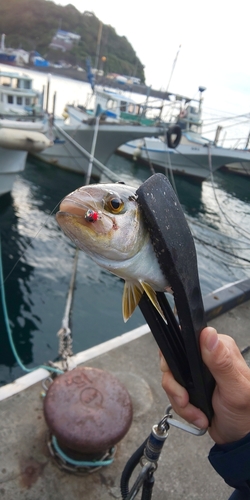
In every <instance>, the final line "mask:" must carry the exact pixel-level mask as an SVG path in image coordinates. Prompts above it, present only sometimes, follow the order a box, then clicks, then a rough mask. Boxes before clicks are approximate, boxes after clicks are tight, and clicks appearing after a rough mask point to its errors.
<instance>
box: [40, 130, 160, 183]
mask: <svg viewBox="0 0 250 500" xmlns="http://www.w3.org/2000/svg"><path fill="white" fill-rule="evenodd" d="M62 130H63V131H64V132H66V134H68V135H69V136H70V137H71V138H72V139H73V140H74V141H76V142H77V144H79V146H80V147H81V148H84V149H85V150H86V151H87V152H88V153H89V154H90V153H91V150H92V143H93V138H94V132H95V125H88V124H81V125H78V127H75V126H70V125H63V127H62ZM54 133H55V136H56V142H55V144H54V145H53V146H52V147H51V148H49V149H47V150H45V151H42V152H41V153H36V154H35V157H36V158H38V159H39V160H41V161H44V162H46V163H50V164H53V165H56V166H57V167H60V168H63V169H66V170H71V171H73V172H77V173H83V174H86V172H87V170H88V166H89V158H88V157H87V155H86V156H85V155H84V153H83V152H82V151H81V152H80V151H79V150H78V149H77V147H76V146H74V145H73V144H71V143H70V140H67V138H66V139H65V136H64V135H63V134H62V133H60V130H59V128H55V129H54ZM161 133H162V129H160V128H159V127H147V126H140V125H119V124H107V123H105V124H100V126H99V128H98V135H97V142H96V147H95V152H94V157H95V159H96V160H98V161H99V162H101V163H102V164H104V165H106V163H107V161H108V160H109V158H110V156H111V155H112V154H113V153H115V152H116V150H117V149H118V147H119V146H120V145H121V144H124V143H125V142H127V141H129V140H133V139H137V138H142V137H145V136H158V135H160V134H161ZM92 176H93V177H96V178H99V177H100V169H98V168H96V166H95V165H93V171H92Z"/></svg>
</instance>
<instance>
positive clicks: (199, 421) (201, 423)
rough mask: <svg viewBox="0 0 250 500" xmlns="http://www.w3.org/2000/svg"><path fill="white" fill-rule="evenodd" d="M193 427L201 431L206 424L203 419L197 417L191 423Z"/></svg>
mask: <svg viewBox="0 0 250 500" xmlns="http://www.w3.org/2000/svg"><path fill="white" fill-rule="evenodd" d="M193 425H195V427H199V429H203V428H204V427H206V422H205V420H204V418H202V417H199V418H197V419H196V420H195V421H194V422H193Z"/></svg>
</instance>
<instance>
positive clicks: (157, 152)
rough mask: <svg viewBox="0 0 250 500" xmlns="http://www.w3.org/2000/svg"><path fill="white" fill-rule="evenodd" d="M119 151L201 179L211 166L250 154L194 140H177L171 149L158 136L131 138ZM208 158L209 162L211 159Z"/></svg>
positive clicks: (179, 173)
mask: <svg viewBox="0 0 250 500" xmlns="http://www.w3.org/2000/svg"><path fill="white" fill-rule="evenodd" d="M118 153H120V154H123V155H125V156H127V157H129V158H134V159H136V158H138V159H140V160H142V161H144V162H147V163H149V161H150V162H151V163H152V164H153V165H155V166H157V167H158V168H159V169H162V170H164V171H165V170H166V169H171V170H172V171H173V172H174V173H175V174H178V175H185V176H189V177H192V178H194V179H196V180H199V181H203V180H205V179H207V178H208V177H209V176H210V174H211V170H212V171H213V172H214V171H215V170H217V169H219V168H220V167H222V166H223V165H225V164H227V163H231V162H232V163H233V162H235V161H236V159H240V158H244V159H246V158H247V157H248V156H249V166H250V153H249V152H245V151H237V150H231V149H226V148H219V147H216V146H213V145H210V146H209V147H208V146H204V145H202V146H199V145H196V144H188V145H186V144H180V145H179V146H178V148H176V149H170V148H168V147H167V145H166V144H165V143H164V142H163V141H161V140H159V139H154V138H153V139H150V138H149V139H148V138H145V140H144V141H143V144H142V141H132V142H128V143H126V144H123V145H122V146H121V147H119V149H118ZM210 158H211V162H210Z"/></svg>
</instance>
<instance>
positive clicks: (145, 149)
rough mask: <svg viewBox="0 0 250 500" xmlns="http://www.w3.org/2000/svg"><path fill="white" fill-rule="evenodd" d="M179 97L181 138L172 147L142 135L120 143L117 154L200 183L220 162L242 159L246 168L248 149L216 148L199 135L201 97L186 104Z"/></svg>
mask: <svg viewBox="0 0 250 500" xmlns="http://www.w3.org/2000/svg"><path fill="white" fill-rule="evenodd" d="M183 100H184V105H183V104H182V100H181V96H178V102H179V103H180V104H181V106H182V107H181V109H180V110H179V114H178V116H177V117H176V118H174V120H175V123H176V124H178V125H179V126H180V127H181V131H182V137H181V142H180V144H179V146H178V147H177V148H176V149H171V148H169V147H168V144H167V139H166V137H161V138H144V139H143V140H141V141H139V140H136V141H129V142H127V143H126V144H123V145H122V146H121V147H119V149H118V153H120V154H123V155H125V156H127V157H129V158H133V159H137V158H140V160H142V161H144V162H147V163H149V162H151V163H152V164H153V165H155V166H156V167H158V168H159V169H162V170H164V171H166V169H170V170H172V171H173V172H174V173H175V174H179V175H185V176H189V177H192V178H193V179H196V180H198V181H201V182H202V181H203V180H205V179H207V178H208V177H209V176H210V174H211V171H213V172H214V171H215V170H217V169H219V168H220V167H222V166H223V165H229V166H230V164H231V163H232V164H235V163H236V162H237V164H238V162H244V165H246V164H248V165H249V167H248V168H250V152H249V151H246V150H240V149H230V148H224V147H219V146H217V144H215V142H213V141H211V140H209V139H206V138H204V137H203V136H202V135H201V127H202V119H201V112H202V110H201V103H202V99H200V100H196V101H195V100H192V102H191V100H189V101H188V102H186V103H185V101H186V98H185V99H183Z"/></svg>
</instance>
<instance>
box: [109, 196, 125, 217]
mask: <svg viewBox="0 0 250 500" xmlns="http://www.w3.org/2000/svg"><path fill="white" fill-rule="evenodd" d="M104 208H105V210H108V212H111V213H112V214H119V213H120V212H121V211H122V209H123V208H124V202H123V201H122V200H121V198H119V197H118V196H114V195H113V196H110V197H109V198H108V199H107V200H105V205H104Z"/></svg>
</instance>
